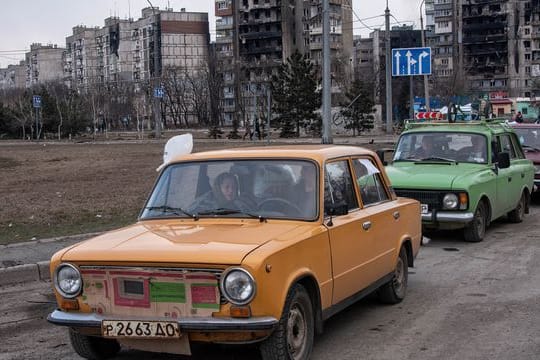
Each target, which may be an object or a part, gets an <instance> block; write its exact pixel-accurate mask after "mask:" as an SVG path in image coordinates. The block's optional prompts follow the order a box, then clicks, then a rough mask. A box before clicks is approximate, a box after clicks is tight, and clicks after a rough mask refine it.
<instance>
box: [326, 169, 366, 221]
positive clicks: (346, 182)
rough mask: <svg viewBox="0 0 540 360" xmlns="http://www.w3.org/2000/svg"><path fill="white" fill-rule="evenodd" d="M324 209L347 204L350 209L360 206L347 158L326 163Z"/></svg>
mask: <svg viewBox="0 0 540 360" xmlns="http://www.w3.org/2000/svg"><path fill="white" fill-rule="evenodd" d="M324 170H325V171H324V209H325V215H326V212H327V209H329V208H331V207H335V206H340V205H347V208H348V209H349V210H352V209H357V208H358V201H357V200H356V194H355V192H354V186H353V182H352V177H351V171H350V169H349V164H348V161H347V160H340V161H334V162H331V163H328V164H326V166H325V169H324Z"/></svg>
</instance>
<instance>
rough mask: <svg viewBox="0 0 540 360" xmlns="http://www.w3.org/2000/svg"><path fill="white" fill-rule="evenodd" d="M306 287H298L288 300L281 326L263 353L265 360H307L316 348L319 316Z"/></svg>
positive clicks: (293, 289) (262, 344)
mask: <svg viewBox="0 0 540 360" xmlns="http://www.w3.org/2000/svg"><path fill="white" fill-rule="evenodd" d="M313 314H314V312H313V305H312V303H311V299H310V297H309V294H308V292H307V291H306V288H305V287H304V286H302V285H300V284H296V285H295V286H294V287H292V288H291V290H290V291H289V293H288V294H287V299H286V300H285V307H284V310H283V314H282V315H281V319H280V320H279V323H278V326H277V327H276V329H275V330H274V332H273V333H272V335H270V337H269V338H268V339H266V340H265V341H263V342H262V343H261V346H260V351H261V355H262V358H263V360H307V359H309V358H310V356H311V351H312V349H313V338H314V334H315V317H314V315H313Z"/></svg>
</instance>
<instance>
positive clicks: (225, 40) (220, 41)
mask: <svg viewBox="0 0 540 360" xmlns="http://www.w3.org/2000/svg"><path fill="white" fill-rule="evenodd" d="M232 41H233V37H232V36H231V35H229V36H219V37H216V44H226V43H232Z"/></svg>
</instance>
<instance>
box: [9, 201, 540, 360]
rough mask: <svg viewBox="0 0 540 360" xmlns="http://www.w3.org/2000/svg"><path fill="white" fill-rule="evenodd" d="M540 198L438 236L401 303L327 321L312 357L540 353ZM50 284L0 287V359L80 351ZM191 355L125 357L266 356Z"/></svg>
mask: <svg viewBox="0 0 540 360" xmlns="http://www.w3.org/2000/svg"><path fill="white" fill-rule="evenodd" d="M539 224H540V205H539V204H538V202H537V204H536V205H534V206H533V209H532V214H530V215H528V216H527V217H526V219H525V221H524V222H523V223H522V224H509V223H506V222H505V221H504V220H501V221H498V222H496V223H495V224H493V225H492V227H491V228H490V230H489V231H488V234H487V238H486V239H485V240H484V241H483V242H482V243H478V244H469V243H464V242H463V241H462V240H461V239H460V237H459V233H441V234H434V235H433V236H432V241H431V243H429V244H428V245H427V246H425V247H423V248H422V249H421V251H420V254H419V256H418V258H417V262H416V267H415V268H414V269H411V273H410V277H409V292H408V294H407V298H406V299H405V301H404V302H402V303H401V304H399V305H394V306H385V305H381V304H379V303H378V302H377V301H376V299H374V298H367V299H365V300H363V301H361V302H359V303H357V304H355V305H353V306H351V307H349V308H348V309H346V310H345V311H344V312H342V313H340V314H338V315H336V316H335V317H333V318H331V319H330V320H328V321H327V322H326V323H325V332H324V334H323V335H322V336H319V337H317V338H316V341H315V348H314V352H313V356H312V359H314V360H317V359H319V360H323V359H324V360H326V359H330V358H332V359H339V360H345V359H355V360H356V359H377V360H379V359H391V360H401V359H403V360H405V359H415V360H417V359H437V360H440V359H445V360H446V359H456V360H457V359H459V360H461V359H490V360H508V359H512V360H531V359H540V325H539V324H540V231H539V228H538V226H539ZM49 286H50V284H48V283H33V284H31V285H25V286H18V287H9V288H3V289H0V299H1V301H0V360H4V359H10V360H11V359H78V357H77V356H76V355H75V353H74V352H73V350H72V349H71V346H70V344H69V340H68V338H67V330H66V329H64V328H60V327H56V326H53V325H50V324H48V323H47V322H46V320H45V318H46V315H47V313H48V312H50V311H51V310H52V309H53V308H54V303H53V299H52V296H51V291H50V289H49ZM194 353H195V355H194V356H193V357H174V356H169V355H159V354H158V355H154V354H148V353H144V352H138V351H130V350H123V351H122V352H121V353H120V355H119V356H118V357H117V359H158V358H159V359H193V360H202V359H205V360H206V359H209V360H211V359H220V360H229V359H230V360H233V359H235V360H236V359H238V360H242V359H246V360H247V359H249V360H252V359H258V353H257V351H256V349H255V348H253V347H248V348H241V349H239V348H235V347H223V346H202V347H195V348H194Z"/></svg>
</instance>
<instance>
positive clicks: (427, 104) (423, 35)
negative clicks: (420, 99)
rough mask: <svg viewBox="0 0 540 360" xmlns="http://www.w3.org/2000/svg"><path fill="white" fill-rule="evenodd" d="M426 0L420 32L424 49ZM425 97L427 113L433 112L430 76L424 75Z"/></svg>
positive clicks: (423, 0)
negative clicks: (430, 97) (430, 95)
mask: <svg viewBox="0 0 540 360" xmlns="http://www.w3.org/2000/svg"><path fill="white" fill-rule="evenodd" d="M425 1H426V0H422V2H421V3H420V31H421V36H422V47H426V32H425V30H424V17H423V16H422V5H424V3H425ZM424 97H425V99H426V111H427V112H430V111H431V103H430V99H429V81H428V76H427V75H424Z"/></svg>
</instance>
